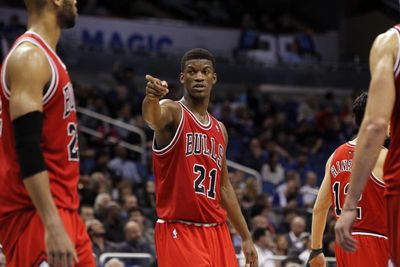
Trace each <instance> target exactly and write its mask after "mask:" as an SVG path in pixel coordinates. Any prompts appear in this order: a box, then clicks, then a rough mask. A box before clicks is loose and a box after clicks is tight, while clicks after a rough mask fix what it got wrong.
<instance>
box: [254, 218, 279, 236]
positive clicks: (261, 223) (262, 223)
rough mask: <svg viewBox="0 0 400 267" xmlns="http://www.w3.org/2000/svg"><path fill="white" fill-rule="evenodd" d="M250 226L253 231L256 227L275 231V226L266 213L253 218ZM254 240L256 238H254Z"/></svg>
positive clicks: (271, 231)
mask: <svg viewBox="0 0 400 267" xmlns="http://www.w3.org/2000/svg"><path fill="white" fill-rule="evenodd" d="M250 227H251V229H252V231H254V230H255V229H259V228H262V229H267V230H268V231H269V232H270V233H275V228H274V226H273V225H272V224H271V223H270V222H269V220H268V218H267V217H266V216H264V215H257V216H254V217H253V218H252V219H251V224H250ZM253 241H254V240H253Z"/></svg>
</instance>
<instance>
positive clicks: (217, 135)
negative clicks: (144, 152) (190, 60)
mask: <svg viewBox="0 0 400 267" xmlns="http://www.w3.org/2000/svg"><path fill="white" fill-rule="evenodd" d="M178 103H179V104H180V105H181V108H182V118H181V122H180V124H179V127H178V129H177V132H176V134H175V136H174V138H173V140H172V141H171V143H170V144H169V145H168V146H166V147H165V148H163V149H161V150H157V149H155V145H153V169H154V176H155V182H156V196H157V197H156V201H157V203H156V206H157V215H158V217H159V218H162V219H165V220H186V221H192V222H201V223H222V222H225V221H226V211H225V210H224V209H223V208H222V207H221V205H220V201H221V196H220V187H221V173H222V165H223V161H224V157H225V137H224V135H223V132H222V131H221V129H220V126H219V122H218V121H217V120H216V119H215V118H214V117H212V116H211V115H209V116H208V118H209V123H208V124H207V125H204V124H202V123H200V122H199V121H198V120H197V118H196V117H195V115H194V114H193V113H192V112H191V111H190V110H189V109H188V108H187V107H186V106H184V105H183V104H182V103H180V102H178Z"/></svg>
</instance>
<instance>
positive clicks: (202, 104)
mask: <svg viewBox="0 0 400 267" xmlns="http://www.w3.org/2000/svg"><path fill="white" fill-rule="evenodd" d="M182 103H183V104H184V105H185V106H186V107H187V108H188V109H189V110H190V111H191V112H193V113H194V114H197V115H199V116H206V115H207V109H208V103H209V100H208V99H204V100H195V99H192V98H190V97H183V98H182Z"/></svg>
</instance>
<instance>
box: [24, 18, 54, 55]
mask: <svg viewBox="0 0 400 267" xmlns="http://www.w3.org/2000/svg"><path fill="white" fill-rule="evenodd" d="M28 31H33V32H35V33H37V34H39V35H40V37H42V38H43V39H44V40H45V41H46V43H47V44H48V45H49V46H50V47H51V48H52V49H53V50H54V51H55V50H56V47H57V43H58V40H59V39H60V35H61V28H60V27H59V26H58V23H57V17H56V16H55V15H53V14H42V15H40V16H39V15H30V16H29V19H28Z"/></svg>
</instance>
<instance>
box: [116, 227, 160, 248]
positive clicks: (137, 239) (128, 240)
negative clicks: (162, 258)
mask: <svg viewBox="0 0 400 267" xmlns="http://www.w3.org/2000/svg"><path fill="white" fill-rule="evenodd" d="M124 233H125V241H123V242H122V243H120V244H118V246H117V251H118V252H132V253H149V254H151V255H153V256H154V255H155V253H154V251H153V250H152V249H151V247H150V245H149V244H148V243H146V242H145V241H144V240H143V231H142V229H141V228H140V226H139V224H138V223H136V222H134V221H128V222H127V223H126V225H125V227H124Z"/></svg>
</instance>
